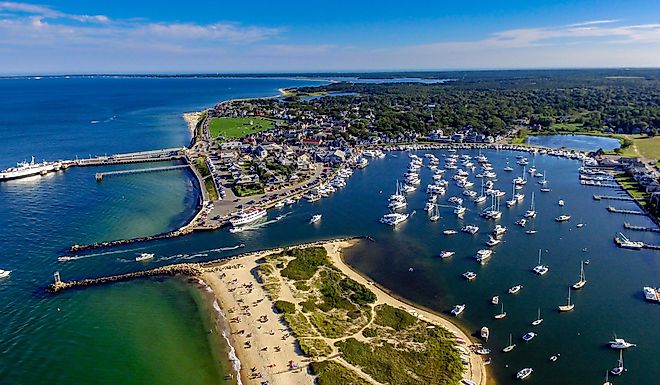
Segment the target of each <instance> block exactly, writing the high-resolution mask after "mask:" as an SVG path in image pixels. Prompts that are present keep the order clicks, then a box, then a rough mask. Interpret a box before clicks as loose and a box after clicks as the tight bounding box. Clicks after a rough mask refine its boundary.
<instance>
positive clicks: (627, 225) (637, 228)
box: [623, 222, 660, 233]
mask: <svg viewBox="0 0 660 385" xmlns="http://www.w3.org/2000/svg"><path fill="white" fill-rule="evenodd" d="M623 227H624V228H625V229H627V230H634V231H649V232H653V233H660V227H645V226H635V225H631V224H630V223H628V222H625V223H624V224H623Z"/></svg>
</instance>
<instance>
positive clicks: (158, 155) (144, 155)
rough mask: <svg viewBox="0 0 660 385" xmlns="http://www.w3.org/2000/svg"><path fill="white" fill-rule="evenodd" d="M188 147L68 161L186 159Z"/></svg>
mask: <svg viewBox="0 0 660 385" xmlns="http://www.w3.org/2000/svg"><path fill="white" fill-rule="evenodd" d="M185 157H186V148H185V147H182V148H165V149H162V150H152V151H140V152H129V153H124V154H114V155H110V156H96V157H89V158H85V159H76V160H71V161H67V162H68V163H71V164H73V165H75V166H80V167H86V166H109V165H113V164H130V163H146V162H164V161H168V160H177V159H184V158H185Z"/></svg>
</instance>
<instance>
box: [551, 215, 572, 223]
mask: <svg viewBox="0 0 660 385" xmlns="http://www.w3.org/2000/svg"><path fill="white" fill-rule="evenodd" d="M570 219H571V216H570V215H566V214H562V215H560V216H558V217H557V218H555V221H557V222H568V221H569V220H570Z"/></svg>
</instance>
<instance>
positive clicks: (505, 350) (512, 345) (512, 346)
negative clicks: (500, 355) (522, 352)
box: [502, 333, 516, 353]
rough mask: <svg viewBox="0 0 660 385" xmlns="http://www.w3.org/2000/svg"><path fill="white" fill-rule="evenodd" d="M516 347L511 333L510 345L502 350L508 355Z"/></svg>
mask: <svg viewBox="0 0 660 385" xmlns="http://www.w3.org/2000/svg"><path fill="white" fill-rule="evenodd" d="M515 347H516V344H514V343H513V335H512V334H511V333H509V344H508V345H507V346H505V347H504V349H502V351H503V352H504V353H508V352H510V351H512V350H513V348H515Z"/></svg>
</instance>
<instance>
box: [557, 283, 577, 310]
mask: <svg viewBox="0 0 660 385" xmlns="http://www.w3.org/2000/svg"><path fill="white" fill-rule="evenodd" d="M574 308H575V304H572V303H571V289H570V288H569V289H568V300H567V302H566V305H559V311H560V312H567V311H571V310H573V309H574Z"/></svg>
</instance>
